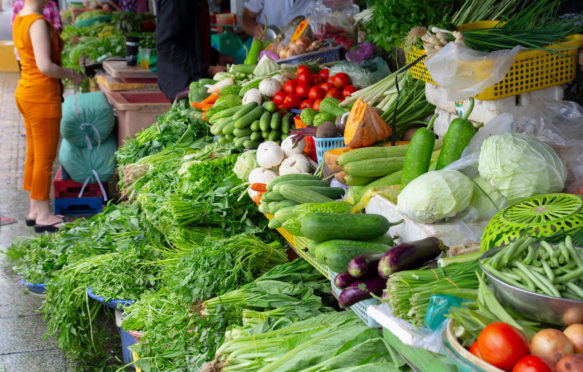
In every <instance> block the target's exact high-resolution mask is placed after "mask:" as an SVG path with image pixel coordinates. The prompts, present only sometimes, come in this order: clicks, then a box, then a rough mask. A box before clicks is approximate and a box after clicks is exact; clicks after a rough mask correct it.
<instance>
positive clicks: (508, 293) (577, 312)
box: [479, 248, 583, 325]
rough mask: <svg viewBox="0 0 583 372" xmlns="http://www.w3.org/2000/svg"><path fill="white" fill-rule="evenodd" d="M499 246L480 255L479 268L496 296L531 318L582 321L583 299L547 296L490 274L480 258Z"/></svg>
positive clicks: (563, 322)
mask: <svg viewBox="0 0 583 372" xmlns="http://www.w3.org/2000/svg"><path fill="white" fill-rule="evenodd" d="M500 249H501V248H494V249H491V250H489V251H488V252H486V253H484V254H483V255H482V257H480V262H479V263H480V268H481V269H482V271H483V272H484V273H486V276H487V277H488V280H489V282H490V285H491V286H492V289H493V291H494V294H495V295H496V298H498V300H499V301H500V303H502V304H503V305H505V306H508V307H509V308H510V309H512V310H514V311H515V312H516V313H518V314H520V315H522V316H524V317H526V318H530V319H533V320H537V321H540V322H543V323H548V324H554V325H569V324H574V323H583V301H578V300H571V299H566V298H558V297H552V296H547V295H544V294H540V293H535V292H531V291H528V290H525V289H522V288H518V287H515V286H513V285H510V284H508V283H506V282H503V281H502V280H500V279H498V278H496V277H495V276H493V275H492V274H490V273H489V272H488V271H487V270H486V269H484V267H483V266H482V259H484V258H486V257H490V256H492V255H494V254H495V253H496V252H498V251H499V250H500Z"/></svg>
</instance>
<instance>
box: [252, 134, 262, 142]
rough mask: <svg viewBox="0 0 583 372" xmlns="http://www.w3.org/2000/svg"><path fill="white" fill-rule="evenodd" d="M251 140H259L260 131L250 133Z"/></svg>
mask: <svg viewBox="0 0 583 372" xmlns="http://www.w3.org/2000/svg"><path fill="white" fill-rule="evenodd" d="M250 138H251V141H259V140H260V139H261V133H259V132H253V133H251V136H250Z"/></svg>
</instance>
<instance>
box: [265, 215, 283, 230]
mask: <svg viewBox="0 0 583 372" xmlns="http://www.w3.org/2000/svg"><path fill="white" fill-rule="evenodd" d="M281 225H283V223H282V222H281V221H280V220H278V219H277V218H275V217H273V218H272V219H271V220H269V223H268V224H267V227H269V228H270V229H277V228H279V227H281Z"/></svg>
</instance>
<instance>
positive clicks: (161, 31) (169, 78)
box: [156, 0, 235, 99]
mask: <svg viewBox="0 0 583 372" xmlns="http://www.w3.org/2000/svg"><path fill="white" fill-rule="evenodd" d="M156 5H157V10H158V15H157V17H158V25H157V27H156V57H157V59H158V62H157V64H158V86H159V87H160V90H162V92H164V94H165V95H166V97H168V99H174V98H175V97H176V94H177V93H179V92H180V91H182V90H184V89H186V88H187V87H188V85H189V84H190V83H191V82H192V81H195V80H198V79H200V78H202V77H206V76H208V77H212V76H213V75H214V74H216V73H217V72H224V71H226V70H227V68H226V64H227V63H235V60H234V59H233V58H232V57H230V56H226V55H223V54H219V52H218V51H217V50H216V49H214V48H212V47H211V33H210V22H209V13H208V5H207V1H206V0H158V1H157V3H156Z"/></svg>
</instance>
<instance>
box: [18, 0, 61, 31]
mask: <svg viewBox="0 0 583 372" xmlns="http://www.w3.org/2000/svg"><path fill="white" fill-rule="evenodd" d="M22 7H24V1H23V0H16V1H14V8H12V17H11V18H10V24H14V19H15V18H16V15H17V14H18V13H19V12H20V11H21V10H22ZM43 16H44V17H45V18H46V19H48V20H49V21H50V22H51V23H52V24H53V26H55V28H56V29H57V31H59V33H61V31H63V24H62V23H61V15H60V14H59V8H58V7H57V3H55V2H54V1H53V0H50V1H49V2H48V4H47V5H46V6H45V7H44V9H43Z"/></svg>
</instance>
